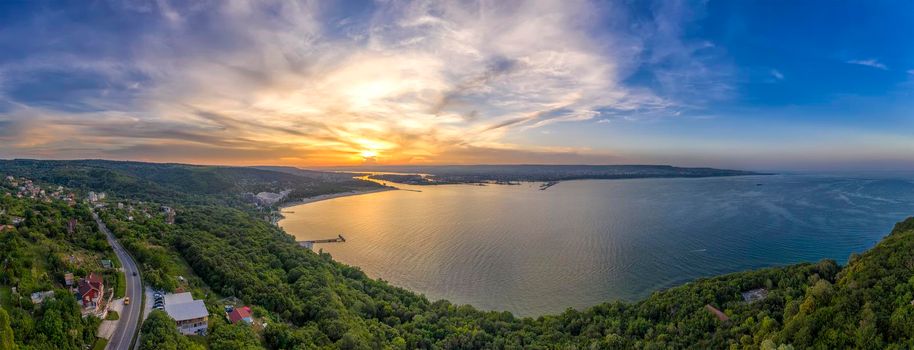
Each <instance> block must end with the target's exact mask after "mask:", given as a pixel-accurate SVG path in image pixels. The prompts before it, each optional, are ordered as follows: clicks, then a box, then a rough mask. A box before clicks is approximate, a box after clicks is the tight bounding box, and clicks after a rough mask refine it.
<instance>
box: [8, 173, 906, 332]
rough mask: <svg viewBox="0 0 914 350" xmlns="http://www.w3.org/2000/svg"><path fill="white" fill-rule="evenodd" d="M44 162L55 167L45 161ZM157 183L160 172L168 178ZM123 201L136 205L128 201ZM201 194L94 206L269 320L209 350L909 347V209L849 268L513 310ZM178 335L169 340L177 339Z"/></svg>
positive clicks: (173, 264) (159, 264)
mask: <svg viewBox="0 0 914 350" xmlns="http://www.w3.org/2000/svg"><path fill="white" fill-rule="evenodd" d="M38 163H39V164H40V163H41V162H38ZM17 171H27V169H22V168H20V169H18V170H17ZM42 171H44V172H45V173H56V172H57V171H56V170H54V169H53V167H52V166H50V167H48V169H46V170H42ZM3 172H4V169H3V168H2V167H0V174H3ZM124 174H129V173H128V172H124ZM293 176H294V175H293ZM58 179H59V180H64V181H69V182H68V183H69V184H70V185H75V186H74V187H78V188H86V189H92V190H95V191H111V192H115V191H114V190H113V189H111V188H108V187H94V186H96V185H95V184H81V183H79V181H81V180H79V179H78V178H58ZM165 179H166V178H165V177H159V178H158V180H157V181H173V180H165ZM144 181H151V180H144ZM80 186H81V187H80ZM159 186H160V187H161V188H173V187H174V186H177V185H175V184H168V183H163V184H160V185H159ZM222 195H224V194H223V193H221V192H220V193H219V194H218V195H217V196H222ZM202 196H204V197H205V196H207V195H205V194H204V195H202ZM181 198H184V197H179V199H181ZM118 200H123V201H126V202H128V203H131V206H132V205H134V202H133V201H132V199H130V198H123V199H118ZM147 200H148V199H147ZM200 202H201V201H199V200H198V199H197V198H194V199H187V200H182V201H181V202H179V203H178V204H177V206H176V209H177V212H178V215H177V218H176V220H175V223H174V224H173V225H167V224H164V223H163V222H162V216H161V215H150V216H149V217H145V216H138V217H134V218H133V219H130V217H132V216H131V215H132V214H131V211H130V210H134V211H136V210H139V208H141V207H140V206H141V204H140V203H138V202H137V203H135V205H136V207H133V208H132V209H130V208H124V209H120V208H117V207H114V206H108V208H107V209H104V210H102V216H103V218H104V219H105V221H106V222H108V224H109V226H110V227H111V228H112V230H114V231H115V233H116V234H117V235H118V236H119V237H120V239H121V240H122V241H123V242H124V243H125V246H126V247H127V248H128V249H130V250H131V251H132V252H134V256H136V257H137V258H138V260H139V262H140V264H141V265H142V266H143V269H144V272H143V275H144V277H145V276H150V278H151V279H150V283H153V284H156V285H157V286H159V287H161V288H165V289H173V288H174V287H176V285H175V284H173V283H174V279H175V277H176V275H177V274H185V275H186V274H187V273H188V272H190V273H192V274H193V276H189V279H190V280H191V282H190V284H191V285H190V286H189V287H190V288H192V290H194V291H195V292H196V294H202V295H206V296H208V298H207V299H206V300H207V303H208V306H209V307H210V309H211V310H218V309H219V305H217V304H215V303H216V300H217V299H218V298H223V297H230V296H232V297H237V298H240V299H242V300H243V301H244V302H246V303H248V304H251V305H253V306H254V307H255V313H257V314H259V315H258V316H257V317H260V318H262V319H264V320H268V321H269V327H266V328H263V329H259V330H257V331H254V330H252V329H246V328H238V327H245V326H231V327H229V326H227V325H225V321H223V320H221V319H220V318H219V317H216V316H214V317H211V318H210V319H211V322H212V323H211V331H212V332H211V334H210V335H209V336H208V337H207V338H208V339H207V340H206V343H205V346H208V347H209V348H211V349H238V348H251V347H256V346H261V347H265V348H270V349H305V348H331V349H332V348H341V349H380V348H388V349H415V348H427V349H437V348H441V349H556V348H559V349H631V348H642V349H671V348H673V349H675V348H694V349H720V348H732V349H759V348H764V349H772V348H782V349H788V348H797V349H802V348H816V349H843V348H866V349H885V348H896V349H904V348H911V347H914V342H912V338H914V305H912V300H914V218H912V219H908V220H906V221H904V222H901V223H899V224H898V225H897V226H896V227H895V229H894V230H893V231H892V232H891V234H890V235H888V236H887V237H886V238H885V239H884V240H883V241H882V242H880V243H879V244H878V245H877V246H876V247H874V248H873V249H871V250H869V251H867V252H865V253H863V254H860V255H859V256H854V257H852V258H851V259H850V261H849V262H848V264H847V266H845V267H841V266H838V265H837V264H836V263H835V262H834V261H830V260H825V261H820V262H816V263H806V264H797V265H792V266H785V267H777V268H768V269H761V270H757V271H747V272H741V273H735V274H729V275H724V276H719V277H713V278H706V279H699V280H696V281H693V282H690V283H687V284H685V285H682V286H679V287H675V288H671V289H668V290H665V291H658V292H655V293H653V294H652V295H651V296H650V297H648V298H646V299H644V300H641V301H638V302H632V303H626V302H611V303H605V304H601V305H595V306H593V307H591V308H588V309H585V310H568V311H566V312H564V313H561V314H558V315H547V316H542V317H538V318H517V317H514V316H513V315H511V314H510V313H508V312H492V311H488V312H487V311H480V310H476V309H475V308H473V307H471V306H466V305H453V304H451V303H449V302H447V301H430V300H427V299H426V298H425V297H423V296H421V295H418V294H416V293H414V292H411V291H407V290H404V289H401V288H397V287H394V286H391V285H389V284H387V283H386V282H383V281H379V280H376V279H372V278H370V277H368V276H366V275H365V274H364V273H363V272H362V271H360V270H359V269H358V268H357V267H351V266H347V265H344V264H341V263H338V262H335V261H334V260H333V259H332V257H331V256H330V255H328V254H319V253H315V252H312V251H310V250H305V249H301V248H299V247H298V246H296V245H295V244H294V240H293V238H292V237H291V236H289V235H287V234H285V233H284V232H283V231H282V230H281V229H280V228H277V227H275V226H273V225H271V224H270V223H268V222H266V221H264V220H261V219H260V218H259V216H258V215H259V214H258V213H257V212H255V211H253V210H252V209H251V208H250V207H248V206H244V205H232V204H231V203H226V204H200ZM204 202H205V201H204ZM142 205H147V206H149V207H150V208H155V207H156V204H155V203H148V202H147V203H144V204H142ZM187 269H190V271H187ZM758 288H764V289H765V291H766V293H767V294H765V295H764V296H763V297H762V298H760V300H757V301H752V302H748V301H746V300H744V297H743V295H742V293H743V292H746V291H749V290H753V289H758ZM709 306H710V307H713V308H716V309H718V310H720V312H721V313H722V315H721V316H722V317H720V316H719V315H715V314H714V313H712V312H711V311H709ZM150 320H154V321H153V322H155V323H154V324H152V325H149V327H146V326H144V330H145V329H147V328H148V329H149V330H150V331H155V332H159V333H161V334H163V339H173V338H174V337H175V336H177V335H174V334H172V333H169V332H165V330H163V329H162V327H155V324H160V325H161V324H167V322H163V320H162V319H161V317H159V316H156V317H154V318H151V319H150ZM0 330H2V329H0ZM177 337H180V336H177ZM177 339H178V340H174V342H173V343H175V344H178V343H182V342H183V340H182V338H177ZM149 346H151V347H153V348H154V347H155V346H156V345H149Z"/></svg>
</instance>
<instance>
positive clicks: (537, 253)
mask: <svg viewBox="0 0 914 350" xmlns="http://www.w3.org/2000/svg"><path fill="white" fill-rule="evenodd" d="M411 188H418V189H420V190H421V191H422V192H412V191H389V192H381V193H373V194H367V195H360V196H351V197H344V198H337V199H332V200H327V201H322V202H316V203H311V204H305V205H300V206H296V207H292V208H289V209H287V210H288V211H292V212H294V213H290V214H286V216H287V218H286V219H285V220H283V221H281V222H280V225H281V226H282V227H283V228H285V230H286V231H287V232H289V233H290V234H293V235H295V236H296V237H298V238H300V239H319V238H329V237H335V236H336V235H337V234H339V233H342V234H343V235H344V236H345V237H346V238H347V242H346V243H339V244H317V245H315V249H323V250H324V251H327V252H330V253H331V254H332V255H333V256H334V258H336V259H337V260H339V261H342V262H345V263H348V264H351V265H355V266H359V267H360V268H362V270H364V271H365V272H366V273H368V275H369V276H372V277H377V278H382V279H384V280H387V281H389V282H391V283H392V284H394V285H397V286H401V287H404V288H407V289H410V290H413V291H416V292H419V293H423V294H425V295H426V296H428V297H429V298H430V299H433V300H435V299H442V298H443V299H448V300H451V301H453V302H455V303H460V304H471V305H474V306H476V307H478V308H480V309H485V310H508V311H511V312H514V313H515V314H518V315H523V316H536V315H541V314H544V313H556V312H561V311H562V310H564V309H566V308H568V307H574V308H584V307H587V306H591V305H595V304H598V303H601V302H605V301H612V300H620V299H621V300H637V299H639V298H643V297H645V296H647V295H649V294H650V293H651V292H652V291H656V290H659V289H663V288H667V287H671V286H675V285H677V284H681V283H684V282H687V281H689V280H693V279H695V278H697V277H702V276H710V275H716V274H722V273H728V272H735V271H740V270H746V269H753V268H759V267H765V266H776V265H784V264H790V263H796V262H803V261H816V260H819V259H823V258H831V259H835V260H838V261H839V262H840V263H844V262H845V261H846V260H847V258H848V257H849V255H850V254H851V253H852V252H862V251H864V250H866V249H868V248H870V247H872V246H873V245H874V244H875V243H876V242H878V241H879V240H880V239H881V238H882V237H883V236H884V235H886V234H887V233H888V232H889V231H890V230H891V228H892V226H893V225H894V223H895V222H897V221H899V220H901V219H903V218H904V217H907V216H910V215H914V178H897V179H891V178H874V179H859V178H843V177H828V176H800V175H776V176H747V177H731V178H707V179H636V180H582V181H568V182H562V183H559V184H558V185H556V186H553V187H551V188H549V189H548V190H545V191H540V190H539V184H536V183H526V184H522V185H518V186H506V185H489V186H471V185H447V186H434V187H428V186H426V187H411Z"/></svg>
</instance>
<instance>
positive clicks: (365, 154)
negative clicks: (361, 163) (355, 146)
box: [359, 149, 378, 159]
mask: <svg viewBox="0 0 914 350" xmlns="http://www.w3.org/2000/svg"><path fill="white" fill-rule="evenodd" d="M359 155H361V156H362V158H365V159H371V158H374V157H377V156H378V151H375V150H370V149H367V150H364V151H362V153H359Z"/></svg>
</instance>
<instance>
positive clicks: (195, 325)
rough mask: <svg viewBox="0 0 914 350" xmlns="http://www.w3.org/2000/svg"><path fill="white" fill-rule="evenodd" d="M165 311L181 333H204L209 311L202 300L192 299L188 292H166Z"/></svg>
mask: <svg viewBox="0 0 914 350" xmlns="http://www.w3.org/2000/svg"><path fill="white" fill-rule="evenodd" d="M164 302H165V312H166V313H168V316H171V318H172V319H174V320H175V323H176V324H177V326H178V331H179V332H181V334H185V335H192V334H199V335H204V334H206V329H207V324H208V323H209V322H208V321H209V311H207V310H206V304H204V303H203V300H194V298H193V296H192V295H191V294H190V293H189V292H185V293H176V294H166V295H165V298H164Z"/></svg>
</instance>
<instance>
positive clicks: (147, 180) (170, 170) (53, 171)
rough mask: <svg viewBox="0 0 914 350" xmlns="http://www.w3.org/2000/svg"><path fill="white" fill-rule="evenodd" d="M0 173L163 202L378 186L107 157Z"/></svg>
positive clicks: (26, 165) (25, 163)
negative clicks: (110, 159) (119, 159)
mask: <svg viewBox="0 0 914 350" xmlns="http://www.w3.org/2000/svg"><path fill="white" fill-rule="evenodd" d="M0 173H2V174H6V175H13V176H22V177H27V178H30V179H34V180H38V181H43V182H47V183H53V184H59V185H63V186H66V187H69V188H74V189H77V190H83V191H84V192H87V191H93V190H94V191H105V192H109V193H111V194H113V195H115V196H118V197H120V198H122V199H124V198H129V199H133V200H148V201H155V202H158V203H163V204H199V205H205V204H219V205H240V204H243V203H245V202H246V201H244V200H243V199H244V194H251V193H258V192H262V191H266V192H280V191H283V190H291V191H292V192H291V194H290V196H289V197H290V198H303V197H310V196H316V195H321V194H326V193H336V192H345V191H351V190H360V189H366V188H377V187H379V185H377V184H375V183H372V182H367V181H357V180H353V179H348V180H347V179H340V178H339V177H334V178H333V181H328V180H325V179H322V178H319V177H308V176H299V175H293V174H288V173H282V172H276V171H268V170H260V169H254V168H244V167H221V166H197V165H185V164H167V163H140V162H118V161H108V160H72V161H42V160H29V159H16V160H0ZM247 202H249V201H247Z"/></svg>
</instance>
